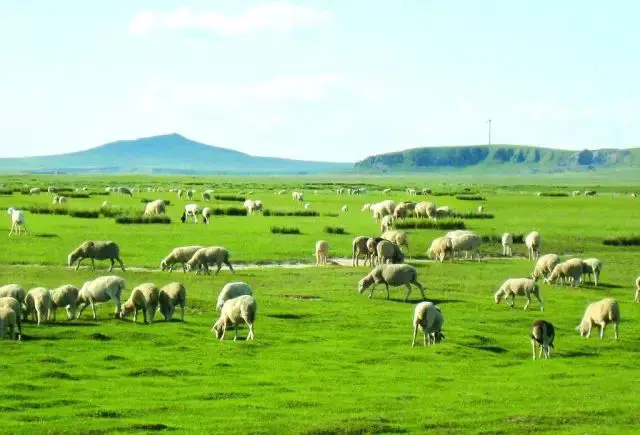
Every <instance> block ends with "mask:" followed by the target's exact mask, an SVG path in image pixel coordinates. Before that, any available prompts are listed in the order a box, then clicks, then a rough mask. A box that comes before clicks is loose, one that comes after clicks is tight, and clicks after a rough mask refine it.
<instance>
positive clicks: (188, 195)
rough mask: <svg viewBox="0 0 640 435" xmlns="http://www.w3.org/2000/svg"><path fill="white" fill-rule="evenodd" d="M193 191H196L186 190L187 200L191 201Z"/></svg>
mask: <svg viewBox="0 0 640 435" xmlns="http://www.w3.org/2000/svg"><path fill="white" fill-rule="evenodd" d="M195 192H196V191H195V190H194V189H189V190H187V199H188V200H189V201H191V200H192V199H193V194H194V193H195Z"/></svg>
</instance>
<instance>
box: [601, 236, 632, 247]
mask: <svg viewBox="0 0 640 435" xmlns="http://www.w3.org/2000/svg"><path fill="white" fill-rule="evenodd" d="M602 243H603V244H605V245H607V246H640V236H625V237H609V238H607V239H604V240H603V242H602Z"/></svg>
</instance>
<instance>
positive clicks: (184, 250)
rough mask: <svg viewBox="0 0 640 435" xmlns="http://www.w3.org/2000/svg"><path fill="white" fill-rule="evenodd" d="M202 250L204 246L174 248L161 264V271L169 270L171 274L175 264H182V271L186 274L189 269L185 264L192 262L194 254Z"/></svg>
mask: <svg viewBox="0 0 640 435" xmlns="http://www.w3.org/2000/svg"><path fill="white" fill-rule="evenodd" d="M202 248H203V246H181V247H179V248H174V249H173V250H171V252H169V255H167V256H166V257H165V258H164V259H163V260H162V261H161V262H160V270H165V269H169V272H171V271H172V270H173V265H174V264H176V263H181V264H182V271H183V272H184V273H186V272H187V269H186V267H185V264H186V263H187V262H188V261H189V260H191V257H193V254H195V253H196V252H197V251H198V250H199V249H202Z"/></svg>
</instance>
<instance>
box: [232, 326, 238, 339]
mask: <svg viewBox="0 0 640 435" xmlns="http://www.w3.org/2000/svg"><path fill="white" fill-rule="evenodd" d="M233 326H234V332H233V341H236V340H237V339H238V324H237V323H236V324H235V325H233Z"/></svg>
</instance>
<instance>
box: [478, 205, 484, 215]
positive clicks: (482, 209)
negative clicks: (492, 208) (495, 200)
mask: <svg viewBox="0 0 640 435" xmlns="http://www.w3.org/2000/svg"><path fill="white" fill-rule="evenodd" d="M483 212H484V206H482V205H479V206H478V213H483Z"/></svg>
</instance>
